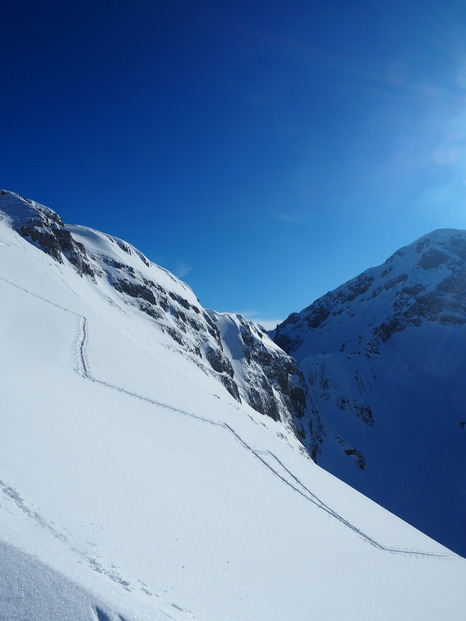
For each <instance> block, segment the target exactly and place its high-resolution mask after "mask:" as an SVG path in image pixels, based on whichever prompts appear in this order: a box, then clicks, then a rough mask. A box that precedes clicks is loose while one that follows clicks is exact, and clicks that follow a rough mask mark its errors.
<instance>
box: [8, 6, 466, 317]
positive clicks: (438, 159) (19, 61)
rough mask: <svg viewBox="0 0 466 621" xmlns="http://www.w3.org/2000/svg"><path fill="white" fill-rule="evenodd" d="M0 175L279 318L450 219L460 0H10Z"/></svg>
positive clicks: (462, 81)
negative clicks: (260, 0)
mask: <svg viewBox="0 0 466 621" xmlns="http://www.w3.org/2000/svg"><path fill="white" fill-rule="evenodd" d="M0 50H1V68H2V69H1V97H0V137H1V151H0V154H1V155H0V172H1V177H0V185H2V187H5V188H7V189H9V190H13V191H16V192H19V193H20V194H23V195H25V196H27V197H29V198H33V199H35V200H37V201H39V202H42V203H44V204H46V205H48V206H50V207H52V208H53V209H55V210H56V211H58V212H59V213H60V214H61V215H62V217H63V219H64V220H65V221H66V222H70V223H78V224H85V225H87V226H91V227H93V228H97V229H100V230H103V231H105V232H108V233H112V234H114V235H117V236H119V237H122V238H124V239H126V240H128V241H129V242H131V243H133V244H134V245H135V246H137V247H138V248H140V249H141V250H142V251H143V252H145V254H147V256H148V257H149V258H150V259H152V260H153V261H155V262H158V263H160V264H161V265H163V266H164V267H167V268H168V269H170V270H172V271H173V272H175V273H176V274H177V275H180V276H181V277H182V278H183V279H184V280H185V281H186V282H188V283H189V284H190V285H191V286H192V288H193V289H194V291H195V292H196V294H197V295H198V297H199V298H200V301H201V303H202V304H203V305H204V306H206V307H210V308H215V309H216V310H219V311H233V312H244V313H248V314H249V316H251V317H252V318H256V319H258V320H275V319H283V318H285V317H286V316H287V315H288V314H289V313H291V312H293V311H299V310H301V309H302V308H303V307H304V306H306V305H308V304H310V303H311V302H312V301H313V300H314V299H315V298H316V297H318V296H320V295H322V294H323V293H325V292H326V291H327V290H329V289H333V288H334V287H336V286H338V285H339V284H342V283H343V282H344V281H346V280H348V279H349V278H351V277H353V276H355V275H357V274H358V273H359V272H361V271H363V270H364V269H366V268H368V267H371V266H373V265H376V264H379V263H381V262H382V261H383V260H385V258H386V257H387V256H388V255H389V254H391V253H392V252H393V251H395V250H396V249H397V248H398V247H400V246H402V245H405V244H407V243H410V242H411V241H413V240H414V239H416V238H417V237H419V236H421V235H423V234H425V233H427V232H429V231H431V230H432V229H435V228H440V227H454V228H466V184H465V181H466V3H465V2H464V1H461V2H454V1H444V2H437V1H430V0H419V1H417V0H408V1H406V0H404V1H398V0H391V1H384V0H365V1H361V0H354V1H352V2H348V1H347V0H346V1H336V0H325V1H324V0H318V1H310V0H307V1H302V2H298V1H295V0H287V1H286V2H285V1H270V2H257V1H254V0H249V1H248V2H244V1H242V0H234V1H233V0H232V1H226V0H225V1H223V2H222V1H218V2H214V1H212V2H211V1H200V2H194V1H190V2H188V1H186V2H184V1H177V0H167V1H163V2H162V1H161V2H158V1H149V0H146V1H145V2H141V1H139V0H131V1H126V0H124V1H121V0H120V1H112V2H109V1H106V0H105V1H104V0H103V1H99V0H94V1H93V2H88V1H87V0H83V1H80V2H75V1H74V0H67V1H66V2H64V1H61V2H54V1H51V2H47V0H44V1H43V2H27V1H26V2H9V3H7V5H5V6H4V7H3V8H2V28H1V37H0Z"/></svg>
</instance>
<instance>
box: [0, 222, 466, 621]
mask: <svg viewBox="0 0 466 621" xmlns="http://www.w3.org/2000/svg"><path fill="white" fill-rule="evenodd" d="M0 266H1V267H0V295H1V299H2V305H1V313H0V330H1V335H2V352H3V355H2V356H1V357H0V377H1V378H2V398H1V410H0V417H1V428H2V434H1V451H0V489H1V496H0V525H1V530H0V532H1V536H2V539H3V544H2V546H3V548H2V551H3V552H2V554H1V556H0V559H1V560H0V570H1V572H2V582H4V580H9V581H10V584H11V585H12V586H11V589H12V590H11V591H10V590H8V591H7V590H6V589H5V588H4V587H2V589H1V590H0V596H1V602H0V618H5V619H16V618H17V619H23V618H28V619H35V620H36V619H39V620H41V619H44V620H45V619H50V620H57V621H58V620H60V621H63V620H64V619H70V620H73V621H76V620H77V621H81V619H83V620H84V619H90V620H91V619H92V620H94V621H95V620H96V619H98V620H99V621H106V620H107V619H111V620H118V619H120V620H121V619H124V620H125V621H132V620H136V619H141V620H146V619H147V620H150V621H153V620H154V619H166V618H172V619H176V620H191V619H198V620H202V621H218V620H220V619H221V620H222V621H229V620H231V621H238V620H240V619H244V620H252V619H253V620H254V621H270V620H272V619H273V620H277V621H279V620H283V621H285V620H286V621H290V620H298V619H310V618H312V619H349V620H351V619H355V620H356V619H357V620H361V619H367V620H371V621H372V620H373V619H394V618H396V619H406V620H408V619H409V620H412V619H423V620H428V619H432V620H434V619H435V620H438V619H440V618H448V619H462V618H464V610H465V607H466V594H465V592H464V584H465V580H466V562H465V561H464V560H463V559H461V558H459V557H457V556H456V555H454V554H452V553H450V552H449V551H448V550H447V549H445V548H443V547H442V546H440V545H439V544H437V543H435V542H434V541H432V540H430V539H429V538H427V537H425V536H424V535H422V534H421V533H419V532H418V531H416V530H415V529H413V528H411V527H410V526H408V525H407V524H405V523H404V522H402V521H401V520H399V519H398V518H396V517H394V516H393V515H391V514H389V513H388V512H386V511H384V510H383V509H381V508H380V507H379V506H377V505H375V504H374V503H372V502H371V501H369V500H368V499H366V498H364V497H363V496H361V495H359V494H358V493H357V492H355V491H354V490H352V489H350V488H349V487H347V486H345V485H344V484H343V483H341V482H340V481H338V480H337V479H335V478H334V477H332V476H331V475H329V474H328V473H326V472H325V471H323V470H321V469H320V468H319V467H317V466H315V465H314V464H313V463H312V461H311V460H310V459H309V458H308V457H306V456H305V454H304V453H303V451H302V450H300V445H299V444H298V442H297V440H296V439H295V438H294V437H293V435H292V434H291V433H289V432H288V431H287V430H286V428H285V427H283V426H282V425H281V424H280V423H274V422H273V421H272V420H270V419H267V418H265V417H263V416H261V415H259V414H258V413H257V412H255V411H254V410H252V409H251V408H249V407H248V406H247V405H244V404H243V405H240V404H239V403H238V402H237V401H235V400H234V399H233V397H232V396H231V395H230V394H229V393H228V392H227V390H226V389H225V388H224V387H223V386H222V384H221V383H220V382H219V381H217V380H216V379H215V378H214V377H213V376H211V375H209V374H206V372H205V371H204V370H203V369H202V368H200V367H199V366H198V365H196V364H194V363H193V362H192V361H191V360H189V359H188V358H186V357H183V356H182V355H181V354H180V352H179V351H178V350H175V349H174V348H173V347H171V345H170V341H169V340H168V339H166V340H164V339H163V338H161V336H160V333H159V332H157V331H156V330H154V328H153V325H152V322H151V319H150V318H149V317H146V316H144V315H142V314H141V313H139V312H136V310H135V309H134V308H133V307H132V306H130V305H128V306H127V307H124V306H122V305H121V304H118V303H117V301H116V299H112V297H111V295H112V294H111V292H110V291H105V290H102V289H99V288H97V287H96V286H95V284H94V283H92V282H91V281H90V280H89V279H87V278H86V277H84V278H80V277H79V276H78V275H77V274H76V271H75V270H74V268H73V267H71V266H70V265H69V264H68V263H66V262H65V263H64V264H62V265H60V264H57V263H56V262H55V261H54V260H53V259H52V258H51V257H49V256H47V255H45V254H44V253H43V252H41V251H40V250H39V249H37V248H35V247H34V246H32V245H31V244H29V243H28V242H27V241H25V240H24V239H22V238H20V237H19V236H18V235H17V234H16V233H14V232H13V231H12V229H11V228H10V227H9V225H8V221H7V219H6V218H4V219H3V220H2V221H1V222H0ZM11 546H14V547H13V548H12V547H11ZM44 566H45V567H47V569H44ZM16 573H17V575H18V576H20V577H21V580H20V581H18V582H16V580H14V576H15V575H16ZM4 584H6V583H5V582H4ZM13 585H15V586H13ZM65 585H66V586H65ZM25 594H27V595H25Z"/></svg>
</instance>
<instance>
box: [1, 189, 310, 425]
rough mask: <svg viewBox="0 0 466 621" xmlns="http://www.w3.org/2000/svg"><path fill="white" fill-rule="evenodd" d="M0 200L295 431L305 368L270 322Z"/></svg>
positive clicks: (54, 250) (32, 236) (32, 209)
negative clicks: (215, 303) (213, 302)
mask: <svg viewBox="0 0 466 621" xmlns="http://www.w3.org/2000/svg"><path fill="white" fill-rule="evenodd" d="M0 208H1V209H2V210H3V211H4V212H5V214H7V215H8V217H9V218H11V222H12V225H13V227H14V229H15V230H16V231H17V232H18V233H19V234H20V235H21V236H22V237H23V238H25V239H27V240H28V241H30V242H31V243H33V244H34V245H36V246H37V247H38V248H40V249H41V250H42V251H44V252H45V253H47V254H48V255H50V256H51V257H52V258H53V259H55V260H56V261H57V262H58V263H60V264H63V262H64V261H68V262H69V263H70V264H71V265H73V267H74V268H75V269H76V271H77V273H78V274H79V275H80V276H86V277H88V278H89V279H90V280H91V281H92V282H93V283H94V284H95V285H96V286H97V287H98V288H99V290H100V291H102V292H103V291H106V292H107V295H109V297H110V298H111V299H112V300H113V301H114V302H116V303H118V304H120V305H121V304H124V305H130V306H133V307H135V308H137V309H138V310H139V311H142V312H143V313H145V314H147V315H148V316H149V317H150V318H151V319H152V320H153V323H154V327H156V328H157V329H158V330H160V331H161V332H163V333H164V334H165V335H166V336H167V337H168V338H169V341H170V346H171V347H174V348H175V349H177V350H179V351H181V352H182V355H183V356H187V357H189V358H190V359H191V360H192V361H194V363H195V364H197V365H199V366H200V368H202V369H203V370H204V372H205V373H207V374H210V375H213V376H214V377H216V378H217V379H218V380H219V381H220V382H221V383H222V384H223V386H224V387H225V388H226V389H227V391H228V392H229V393H230V394H231V395H232V396H233V397H234V398H235V399H236V400H237V401H239V402H241V400H242V399H244V400H245V401H246V402H247V403H248V404H249V405H251V407H253V408H254V409H255V410H257V411H258V412H260V413H262V414H265V415H267V416H270V417H271V418H273V419H274V420H277V421H282V422H285V423H286V425H287V427H288V428H290V429H293V430H294V431H295V432H296V429H295V426H294V422H293V421H294V416H297V417H298V418H301V417H302V416H303V414H304V411H305V406H306V389H305V385H304V380H303V377H302V373H301V371H300V370H299V367H298V366H297V364H296V363H295V361H294V360H293V359H292V358H290V357H289V356H288V355H287V354H285V352H283V350H281V349H280V348H279V347H277V346H276V345H275V343H273V341H272V340H271V339H270V338H269V337H268V335H267V334H266V332H265V331H264V330H261V329H260V328H259V327H258V326H256V325H254V324H252V323H251V322H249V321H247V320H246V319H245V318H244V317H240V316H234V317H233V316H231V317H230V316H228V314H225V315H223V316H221V315H219V314H218V313H215V312H210V313H209V312H207V311H206V310H204V309H203V308H202V307H201V305H200V304H199V302H198V300H197V298H196V297H195V296H194V294H193V292H192V290H191V289H190V288H189V287H188V286H187V285H186V284H185V283H182V282H181V281H179V280H178V279H177V278H175V277H174V276H173V275H172V274H171V273H170V272H168V271H167V270H164V269H163V268H161V267H160V266H158V265H155V264H153V263H151V262H150V261H149V260H148V259H147V258H146V257H145V256H144V255H143V254H142V253H141V252H139V251H138V250H136V249H135V248H134V247H133V246H131V245H130V244H127V243H126V242H124V241H122V240H120V239H117V238H115V237H112V236H110V235H106V234H103V233H99V232H97V231H94V230H92V229H89V228H87V227H83V226H71V225H66V226H65V224H64V223H63V221H62V219H61V218H60V216H59V215H58V214H56V213H55V212H54V211H52V210H51V209H49V208H48V207H45V206H44V205H40V204H38V203H36V202H35V201H32V200H29V199H25V198H23V197H21V196H19V195H17V194H14V193H12V192H7V191H5V190H2V191H1V193H0ZM109 288H111V289H113V291H111V294H109V293H108V291H109ZM115 292H117V294H119V295H117V296H116V297H115V295H114V294H115ZM224 322H229V323H230V324H231V325H235V326H237V340H238V344H237V345H234V346H233V347H234V348H235V351H239V348H240V349H241V352H242V355H241V356H237V355H236V353H235V354H234V355H232V353H231V351H230V349H229V348H228V346H227V347H226V348H225V343H224V341H223V340H222V335H221V333H220V330H219V327H218V325H217V324H219V326H222V325H223V324H224ZM230 333H231V331H229V334H230ZM228 342H231V338H230V339H229V341H228ZM225 349H227V353H226V352H225ZM245 378H246V381H247V382H248V388H245ZM239 384H240V385H241V387H242V388H241V391H240V389H239ZM240 392H241V395H240Z"/></svg>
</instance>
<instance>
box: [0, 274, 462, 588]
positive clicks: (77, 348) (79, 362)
mask: <svg viewBox="0 0 466 621" xmlns="http://www.w3.org/2000/svg"><path fill="white" fill-rule="evenodd" d="M0 279H1V280H2V281H4V282H5V283H7V284H8V285H10V286H12V287H15V288H16V289H20V290H21V291H23V292H25V293H27V294H28V295H31V296H33V297H35V298H37V299H39V300H41V301H42V302H44V303H46V304H50V305H52V306H54V307H56V308H58V309H60V310H61V311H64V312H66V313H69V314H70V315H73V316H74V317H76V319H77V331H76V336H75V339H74V342H73V346H72V351H73V357H74V358H75V360H76V366H75V371H76V372H77V373H78V374H79V375H80V376H81V377H82V378H83V379H85V380H87V381H91V382H94V383H96V384H99V385H101V386H104V387H105V388H107V389H111V390H116V391H118V392H120V393H123V394H125V395H127V396H129V397H131V398H133V399H138V400H141V401H144V402H146V403H150V404H152V405H155V406H157V407H161V408H164V409H168V410H170V411H172V412H175V413H177V414H181V415H182V416H188V417H190V418H192V419H195V420H198V421H199V422H202V423H206V424H209V425H213V426H216V427H221V428H223V429H225V430H226V431H227V432H228V433H229V434H231V435H232V436H233V437H234V438H235V440H236V441H237V442H239V443H240V444H241V446H242V447H243V448H244V449H245V450H246V451H248V452H249V453H250V454H251V455H252V456H253V457H254V458H255V459H257V460H258V461H260V462H261V463H262V465H263V466H264V467H265V468H266V469H267V470H268V471H269V472H271V473H272V475H273V476H274V477H276V478H278V479H279V480H280V481H281V482H282V483H283V484H284V485H286V486H287V487H289V488H290V489H292V490H293V491H294V492H295V493H297V494H299V495H300V496H301V497H303V498H304V499H305V500H306V501H307V502H310V503H312V504H313V505H315V506H316V507H317V508H319V509H321V510H322V511H324V512H326V513H327V514H328V515H329V516H330V517H332V518H334V519H335V520H337V521H338V522H339V523H340V524H341V525H343V526H345V527H346V528H348V529H350V530H351V531H352V532H354V533H355V534H356V535H358V536H359V537H360V538H361V539H363V540H364V541H365V542H366V543H368V544H369V545H371V546H373V547H375V548H376V549H378V550H380V551H383V552H388V553H391V554H399V555H405V556H406V555H408V556H414V557H422V558H426V557H428V558H438V559H448V558H456V557H455V555H454V554H435V553H429V552H423V551H419V550H409V549H403V548H394V547H387V546H384V545H383V544H381V543H380V542H378V541H376V540H375V539H373V538H372V537H370V536H369V535H367V534H366V533H364V532H363V531H362V530H361V529H359V528H358V527H357V526H355V525H354V524H352V523H351V522H349V521H348V520H346V519H345V518H344V517H343V516H342V515H340V514H339V513H337V512H336V511H334V510H333V509H332V508H331V507H330V506H328V505H327V504H326V503H324V502H323V501H322V500H320V499H319V498H318V497H317V496H316V495H315V494H313V492H312V491H311V490H309V489H308V488H307V487H306V486H305V485H304V484H303V483H302V482H301V481H300V480H299V479H298V478H297V477H296V476H295V475H294V474H293V473H292V472H291V471H290V470H288V469H287V468H286V466H285V465H284V464H283V463H282V462H281V461H280V460H279V459H278V457H276V455H274V454H273V453H272V452H271V451H268V450H267V451H259V450H256V449H254V448H253V447H251V446H250V445H249V444H247V442H245V441H244V440H243V438H241V436H240V435H239V434H238V433H237V432H236V431H235V430H234V429H233V428H232V427H231V426H230V425H228V424H227V423H224V422H220V421H215V420H210V419H208V418H205V417H203V416H201V415H199V414H196V413H193V412H188V411H186V410H182V409H180V408H176V407H174V406H172V405H170V404H168V403H164V402H161V401H157V400H156V399H152V398H150V397H147V396H144V395H141V394H139V393H137V392H133V391H130V390H127V389H126V388H124V387H122V386H118V385H115V384H111V383H109V382H106V381H103V380H100V379H98V378H96V377H94V376H93V374H92V372H91V370H90V365H89V361H88V356H87V343H88V339H89V331H88V325H87V323H88V322H87V318H86V317H85V316H84V315H81V314H78V313H75V312H73V311H71V310H69V309H67V308H64V307H62V306H60V305H58V304H56V303H54V302H52V301H50V300H47V299H46V298H43V297H42V296H40V295H37V294H35V293H33V292H31V291H29V290H27V289H25V288H23V287H20V286H18V285H16V284H15V283H13V282H11V281H9V280H7V279H5V278H2V277H0ZM266 457H269V458H270V461H268V460H267V459H266ZM273 462H275V464H277V465H272V463H273ZM279 469H280V470H281V472H282V473H280V472H279ZM3 485H4V487H3V486H2V489H4V488H7V487H8V486H6V484H3ZM28 515H29V513H28ZM30 517H33V516H31V515H30ZM110 577H111V576H110Z"/></svg>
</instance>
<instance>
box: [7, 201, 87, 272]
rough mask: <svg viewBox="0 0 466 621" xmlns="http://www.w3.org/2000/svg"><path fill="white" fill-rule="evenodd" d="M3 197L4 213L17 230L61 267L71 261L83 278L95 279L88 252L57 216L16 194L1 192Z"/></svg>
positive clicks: (42, 206)
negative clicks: (85, 276)
mask: <svg viewBox="0 0 466 621" xmlns="http://www.w3.org/2000/svg"><path fill="white" fill-rule="evenodd" d="M0 196H1V197H2V200H1V203H0V204H1V207H2V209H5V210H6V211H7V213H9V214H10V216H11V218H12V220H13V224H14V226H15V229H16V230H17V231H18V233H19V234H20V235H21V236H22V237H24V238H25V239H27V240H28V241H30V242H31V243H33V244H34V245H36V246H37V247H38V248H40V249H41V250H43V251H44V252H46V253H47V254H49V255H50V256H51V257H53V258H54V259H55V260H56V261H58V262H59V263H63V261H64V260H68V261H69V262H70V263H71V264H72V265H73V266H74V267H75V268H76V271H77V272H78V274H79V275H80V276H83V275H84V274H86V275H87V276H90V277H91V278H94V276H95V273H94V270H93V268H92V266H91V264H90V262H89V258H88V256H87V253H86V249H85V248H84V246H83V245H82V244H80V243H78V242H76V241H75V240H74V239H73V237H72V235H71V233H70V232H69V231H67V230H66V229H65V225H64V224H63V220H62V219H61V218H60V216H59V215H58V214H57V213H55V212H54V211H52V210H51V209H49V208H48V207H45V206H44V205H39V203H36V202H34V201H31V200H29V199H27V198H23V197H22V196H20V195H19V194H14V193H13V192H7V191H6V190H1V192H0Z"/></svg>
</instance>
